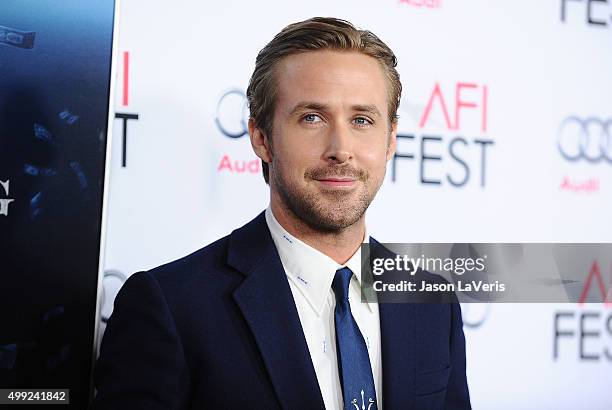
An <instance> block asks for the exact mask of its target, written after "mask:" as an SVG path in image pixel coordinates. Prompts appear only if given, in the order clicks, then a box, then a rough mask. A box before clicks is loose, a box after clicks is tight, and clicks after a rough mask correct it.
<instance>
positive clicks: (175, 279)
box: [148, 235, 229, 288]
mask: <svg viewBox="0 0 612 410" xmlns="http://www.w3.org/2000/svg"><path fill="white" fill-rule="evenodd" d="M228 238H229V235H228V236H224V237H223V238H220V239H218V240H216V241H215V242H213V243H211V244H209V245H206V246H205V247H203V248H201V249H198V250H197V251H195V252H192V253H191V254H189V255H186V256H183V257H182V258H180V259H177V260H174V261H172V262H168V263H166V264H163V265H161V266H158V267H156V268H153V269H151V270H149V271H148V273H149V274H150V275H151V276H153V277H154V278H155V279H156V280H157V282H159V284H160V286H161V287H162V288H167V287H168V286H172V284H178V283H184V282H189V281H190V280H191V279H192V278H194V277H197V276H201V275H211V274H214V273H215V272H218V271H219V270H221V269H222V268H223V267H225V266H226V264H225V260H226V256H227V242H228Z"/></svg>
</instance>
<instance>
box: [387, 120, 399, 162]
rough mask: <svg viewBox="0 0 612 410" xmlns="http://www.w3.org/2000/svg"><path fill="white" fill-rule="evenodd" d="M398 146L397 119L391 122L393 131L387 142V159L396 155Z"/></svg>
mask: <svg viewBox="0 0 612 410" xmlns="http://www.w3.org/2000/svg"><path fill="white" fill-rule="evenodd" d="M396 148H397V121H393V123H392V124H391V132H390V134H389V141H388V143H387V161H389V160H390V159H391V158H393V156H394V155H395V149H396Z"/></svg>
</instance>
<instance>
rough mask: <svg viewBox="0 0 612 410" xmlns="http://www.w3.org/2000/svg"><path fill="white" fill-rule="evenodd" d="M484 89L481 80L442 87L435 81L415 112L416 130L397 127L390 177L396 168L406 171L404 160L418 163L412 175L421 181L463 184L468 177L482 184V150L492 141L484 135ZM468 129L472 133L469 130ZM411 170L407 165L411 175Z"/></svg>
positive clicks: (395, 178)
mask: <svg viewBox="0 0 612 410" xmlns="http://www.w3.org/2000/svg"><path fill="white" fill-rule="evenodd" d="M488 95H489V88H488V86H487V85H485V84H478V83H468V82H457V83H455V84H453V86H444V87H443V86H442V85H441V84H440V83H439V82H436V83H435V84H434V85H433V87H432V88H431V92H430V93H429V98H428V99H427V100H426V101H427V103H426V104H425V108H424V109H423V110H422V111H420V113H419V117H418V118H419V122H418V129H419V131H418V132H415V133H411V134H404V133H399V132H398V135H397V139H398V140H397V144H398V148H397V152H396V153H395V156H394V158H393V160H392V168H391V180H392V181H393V182H396V181H398V180H399V179H400V174H404V173H407V170H408V166H406V165H407V164H406V163H407V162H408V161H410V162H412V163H413V164H416V165H417V166H418V168H417V170H416V174H417V178H418V179H417V180H418V182H420V183H421V184H423V185H434V186H435V185H438V186H443V185H451V186H453V187H455V188H463V187H465V186H467V185H468V184H470V183H471V184H472V185H476V186H479V187H480V188H484V187H485V186H486V184H487V158H488V151H489V149H490V148H491V146H492V145H493V143H494V142H493V140H492V139H489V138H485V137H484V136H485V135H487V125H488V124H487V120H488V110H489V108H488ZM434 129H435V130H436V131H433V130H434ZM470 133H476V134H477V135H476V136H470V135H469V134H470ZM472 135H473V134H472ZM407 147H408V148H407ZM400 164H402V165H401V166H400ZM403 164H406V165H403ZM414 174H415V170H414V166H413V167H412V172H411V176H412V175H414ZM404 176H405V175H404ZM404 176H402V178H403V177H404Z"/></svg>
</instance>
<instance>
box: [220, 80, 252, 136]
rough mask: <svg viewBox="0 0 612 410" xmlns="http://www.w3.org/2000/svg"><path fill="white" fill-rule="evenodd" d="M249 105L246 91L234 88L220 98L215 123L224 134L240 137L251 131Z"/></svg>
mask: <svg viewBox="0 0 612 410" xmlns="http://www.w3.org/2000/svg"><path fill="white" fill-rule="evenodd" d="M248 118H249V106H248V100H247V97H246V94H245V93H244V91H242V90H240V89H237V88H234V89H231V90H229V91H227V92H225V94H223V95H222V96H221V98H219V102H218V103H217V113H216V116H215V124H217V128H219V131H221V133H222V134H223V135H225V136H226V137H229V138H240V137H242V136H243V135H246V134H248V133H249V128H248Z"/></svg>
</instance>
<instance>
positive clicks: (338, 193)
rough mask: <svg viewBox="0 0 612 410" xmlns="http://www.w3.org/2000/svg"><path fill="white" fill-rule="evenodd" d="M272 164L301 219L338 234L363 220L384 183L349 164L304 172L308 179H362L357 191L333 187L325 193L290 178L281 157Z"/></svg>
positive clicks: (287, 200) (285, 197)
mask: <svg viewBox="0 0 612 410" xmlns="http://www.w3.org/2000/svg"><path fill="white" fill-rule="evenodd" d="M270 165H271V166H270V171H271V172H270V176H271V177H272V178H271V179H272V182H273V184H274V186H275V187H276V189H277V191H278V194H279V196H280V198H281V200H282V201H283V203H284V205H285V206H286V207H287V208H288V209H289V211H291V212H292V213H293V214H294V215H295V216H296V217H297V218H298V219H299V220H301V221H302V222H304V223H305V224H306V225H308V226H309V227H310V228H311V229H313V230H316V231H319V232H325V233H337V232H340V231H342V230H343V229H345V228H348V227H349V226H351V225H353V224H355V223H356V222H357V221H359V220H360V219H361V217H362V216H363V215H364V213H365V211H366V210H367V209H368V207H369V206H370V203H371V202H372V200H373V199H374V197H375V196H376V192H378V189H379V188H380V185H381V184H382V179H381V181H372V180H371V179H370V176H369V173H368V172H367V171H366V170H358V169H355V168H353V167H349V166H347V165H340V166H330V167H325V168H309V169H307V170H306V171H305V172H304V181H310V180H317V179H324V178H325V177H331V176H334V177H350V178H354V179H356V180H357V181H359V182H361V184H360V185H361V186H360V187H358V189H357V190H353V191H344V190H341V189H336V190H334V189H330V190H329V191H326V192H324V193H323V194H321V193H318V192H311V191H308V190H307V189H300V187H298V186H295V185H292V184H291V183H290V182H289V181H287V179H286V176H285V175H284V174H283V173H282V171H280V168H281V167H279V166H278V165H279V164H278V159H277V158H275V161H273V162H272V163H271V164H270ZM383 178H384V175H383Z"/></svg>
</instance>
